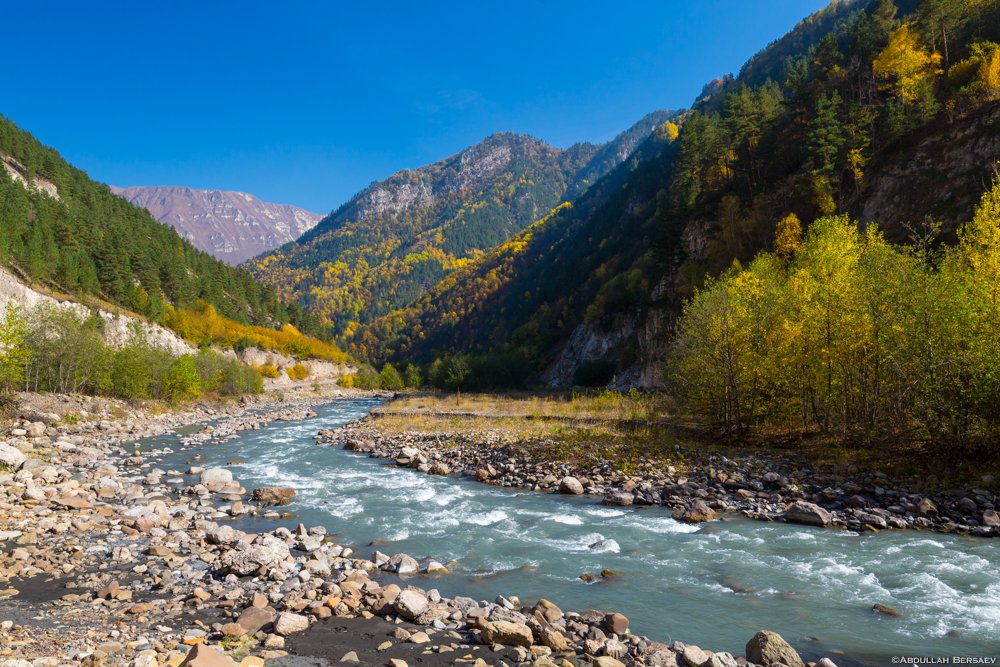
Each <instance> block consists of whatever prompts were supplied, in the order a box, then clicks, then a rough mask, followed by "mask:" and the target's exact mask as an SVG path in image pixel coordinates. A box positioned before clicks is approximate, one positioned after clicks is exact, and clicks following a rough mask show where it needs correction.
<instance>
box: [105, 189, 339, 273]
mask: <svg viewBox="0 0 1000 667" xmlns="http://www.w3.org/2000/svg"><path fill="white" fill-rule="evenodd" d="M111 190H112V192H114V193H115V194H117V195H119V196H121V197H124V198H125V199H127V200H128V201H130V202H132V203H133V204H135V205H136V206H141V207H143V208H145V209H146V210H148V211H149V212H150V213H152V214H153V217H154V218H156V219H157V220H159V221H160V222H163V223H166V224H168V225H170V226H171V227H173V228H174V229H176V230H177V232H178V233H179V234H180V235H181V236H183V237H184V238H185V239H187V240H188V241H190V242H191V244H192V245H194V246H195V247H196V248H198V249H200V250H204V251H205V252H207V253H209V254H210V255H213V256H214V257H216V258H217V259H221V260H222V261H224V262H226V263H228V264H233V265H236V264H240V263H242V262H245V261H246V260H248V259H251V258H253V257H256V256H257V255H260V254H262V253H265V252H267V251H269V250H273V249H274V248H277V247H279V246H281V245H283V244H285V243H288V242H289V241H294V240H295V239H297V238H298V237H300V236H302V234H304V233H306V232H307V231H309V230H310V229H312V228H313V227H315V226H316V223H318V222H319V221H320V220H321V219H322V218H323V216H322V215H320V214H318V213H313V212H311V211H306V210H304V209H301V208H298V207H297V206H292V205H290V204H272V203H270V202H265V201H261V200H260V199H259V198H257V197H255V196H254V195H252V194H248V193H246V192H235V191H230V190H195V189H193V188H188V187H183V186H138V187H129V188H119V187H114V186H112V187H111Z"/></svg>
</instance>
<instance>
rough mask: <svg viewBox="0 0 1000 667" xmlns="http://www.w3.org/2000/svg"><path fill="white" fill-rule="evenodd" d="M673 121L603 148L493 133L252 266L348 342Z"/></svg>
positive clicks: (397, 179) (367, 193)
mask: <svg viewBox="0 0 1000 667" xmlns="http://www.w3.org/2000/svg"><path fill="white" fill-rule="evenodd" d="M669 115H670V114H669V113H668V112H665V111H661V112H655V113H653V114H650V115H648V116H646V117H645V118H643V119H642V120H641V121H639V123H637V124H636V125H635V126H634V127H633V128H631V129H630V130H629V131H627V132H624V133H622V134H621V135H619V136H618V137H616V139H615V140H613V141H612V142H610V143H609V144H606V145H604V146H594V145H591V144H577V145H574V146H572V147H570V148H568V149H566V150H560V149H557V148H553V147H551V146H549V145H547V144H545V143H544V142H542V141H539V140H537V139H534V138H532V137H528V136H519V135H514V134H509V133H508V134H495V135H493V136H491V137H488V138H487V139H486V140H484V141H483V142H482V143H480V144H477V145H475V146H473V147H471V148H468V149H466V150H464V151H462V152H460V153H458V154H457V155H454V156H452V157H449V158H447V159H445V160H442V161H440V162H437V163H435V164H432V165H428V166H426V167H421V168H419V169H415V170H412V171H410V170H407V171H402V172H399V173H397V174H395V175H393V176H391V177H390V178H388V179H386V180H384V181H380V182H378V183H375V184H373V185H371V186H370V187H368V188H366V189H365V190H364V191H362V192H361V193H359V194H358V195H357V196H355V197H354V198H353V199H352V200H351V201H349V202H347V203H346V204H344V205H343V206H341V207H340V208H339V209H337V210H336V211H335V212H334V213H332V214H331V215H329V216H328V217H327V218H325V219H324V220H323V221H322V222H320V224H319V225H317V226H316V228H315V229H313V230H312V231H310V232H308V233H307V234H305V235H304V236H303V237H302V238H300V239H299V240H298V241H296V242H294V243H291V244H288V245H286V246H283V247H282V248H280V249H279V250H277V251H275V252H274V253H272V254H270V255H267V256H264V257H262V258H259V259H257V260H255V261H253V262H252V263H250V268H251V270H252V272H253V273H254V275H256V276H257V277H258V278H259V279H260V280H261V281H263V282H265V283H269V284H272V285H275V287H276V288H277V289H278V290H279V293H281V294H282V295H283V296H284V297H286V298H294V299H298V300H299V301H300V302H301V303H302V304H303V305H304V306H305V307H306V308H308V309H309V310H310V311H311V312H312V313H314V314H317V315H318V316H319V317H321V318H322V319H323V320H324V321H325V322H327V323H329V324H331V325H332V326H333V327H334V329H335V330H336V331H338V332H344V333H347V334H348V335H349V334H350V333H351V332H352V331H353V330H354V329H355V328H356V326H357V323H359V322H362V323H363V322H367V321H370V320H371V319H372V318H374V317H377V316H379V315H381V314H384V313H386V312H389V311H390V310H392V309H394V308H399V307H401V306H405V305H406V304H408V303H411V302H412V301H413V300H414V299H416V298H419V297H420V295H421V294H423V293H424V291H425V290H426V289H427V288H428V287H430V286H431V285H433V284H434V283H436V282H437V281H438V280H440V279H441V278H443V277H444V276H446V275H448V274H449V273H451V272H452V271H454V270H455V269H456V268H458V267H461V266H462V265H464V264H465V263H467V262H468V261H470V260H472V259H474V258H475V257H477V256H479V255H480V254H481V253H482V252H483V251H484V250H486V249H488V248H490V247H493V246H495V245H497V244H499V243H502V242H504V241H505V240H507V239H508V238H510V236H511V235H513V234H515V233H517V232H519V231H520V230H522V229H523V228H524V227H525V226H527V225H528V224H530V223H532V222H533V221H535V220H537V219H538V218H540V217H541V216H543V215H544V214H545V213H546V212H547V211H549V210H550V209H551V208H552V207H553V206H555V205H557V204H558V203H559V202H560V201H562V200H563V199H564V198H565V197H566V196H567V195H572V194H575V193H577V192H579V191H580V190H581V189H583V188H585V187H587V185H589V183H590V182H591V181H592V180H593V179H595V178H596V177H598V176H600V175H602V174H603V173H605V172H606V171H607V170H608V169H610V168H611V167H613V166H614V165H615V164H618V163H619V162H620V161H621V160H622V159H624V156H625V155H627V154H628V153H630V152H631V150H632V149H633V148H634V146H635V145H636V144H637V143H638V141H640V140H641V139H642V138H643V137H645V136H646V135H648V134H649V133H650V132H651V131H652V130H653V129H654V128H655V127H657V126H658V125H660V124H662V123H663V121H664V120H665V119H666V118H668V117H669Z"/></svg>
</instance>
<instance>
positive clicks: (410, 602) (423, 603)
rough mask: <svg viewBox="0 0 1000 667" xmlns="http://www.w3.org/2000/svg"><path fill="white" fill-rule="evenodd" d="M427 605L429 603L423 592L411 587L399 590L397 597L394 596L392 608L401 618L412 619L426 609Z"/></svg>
mask: <svg viewBox="0 0 1000 667" xmlns="http://www.w3.org/2000/svg"><path fill="white" fill-rule="evenodd" d="M429 606H430V603H428V602H427V598H426V597H424V596H423V594H421V593H419V592H417V591H415V590H412V589H407V590H405V591H403V592H401V593H400V594H399V597H398V598H396V603H395V605H393V608H394V609H395V610H396V613H397V614H399V615H400V616H402V617H403V618H405V619H407V620H410V621H414V620H416V619H417V617H418V616H420V615H421V614H423V613H424V612H425V611H427V608H428V607H429Z"/></svg>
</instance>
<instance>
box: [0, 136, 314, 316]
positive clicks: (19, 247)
mask: <svg viewBox="0 0 1000 667" xmlns="http://www.w3.org/2000/svg"><path fill="white" fill-rule="evenodd" d="M0 159H3V161H4V165H2V166H0V264H2V265H7V266H11V267H13V268H14V269H15V270H16V271H18V272H20V273H22V274H23V275H24V276H27V277H29V278H31V279H33V280H35V281H38V282H40V283H43V284H45V285H47V286H49V287H51V288H53V289H55V290H57V291H60V292H63V293H68V294H72V295H74V296H76V297H78V299H79V300H83V299H82V298H81V297H97V298H99V299H103V300H106V301H108V302H110V303H113V304H115V305H116V306H120V307H122V308H125V309H127V310H130V311H133V312H136V313H139V314H141V315H144V316H147V317H148V318H150V319H152V320H154V321H158V322H162V321H163V319H164V317H165V316H166V314H167V309H168V304H173V305H174V306H176V307H192V306H194V304H195V303H196V302H197V301H198V300H199V299H200V300H203V301H206V302H208V303H211V304H213V305H214V306H215V307H216V308H217V309H218V310H219V312H220V313H221V314H222V315H224V316H225V317H227V318H229V319H231V320H234V321H236V322H239V323H242V324H257V325H264V326H272V325H274V324H278V325H280V324H283V323H287V322H291V323H293V324H294V325H295V326H296V327H297V328H298V329H299V330H301V331H304V332H306V333H310V334H321V333H322V327H320V326H319V324H318V323H317V321H316V319H315V318H314V317H312V316H311V315H308V314H306V313H304V312H303V311H302V309H301V308H300V307H299V306H298V305H286V304H285V303H283V302H282V301H280V300H279V299H278V298H277V296H276V295H275V293H274V290H273V289H271V288H267V287H263V286H261V285H260V284H258V283H257V282H256V281H255V280H254V279H253V277H252V276H250V275H249V274H248V273H247V272H246V271H243V270H241V269H236V268H233V267H230V266H227V265H226V264H224V263H223V262H220V261H219V260H216V259H215V258H213V257H211V256H210V255H208V254H207V253H204V252H201V251H199V250H196V249H195V248H194V247H193V246H191V244H189V243H188V242H187V241H185V240H184V239H182V238H181V237H180V236H179V235H178V234H177V232H176V231H174V230H173V229H172V228H170V227H168V226H167V225H164V224H162V223H160V222H157V221H156V220H155V219H154V218H153V217H152V216H151V215H150V214H149V213H148V212H147V211H145V210H144V209H141V208H138V207H136V206H133V205H132V204H130V203H128V202H127V201H125V200H124V199H122V198H120V197H118V196H116V195H114V194H113V193H112V192H111V191H110V190H109V189H108V188H107V187H106V186H104V185H102V184H100V183H96V182H94V181H92V180H91V179H90V178H89V177H88V176H87V175H86V174H85V173H84V172H82V171H80V170H79V169H76V168H74V167H72V166H71V165H70V164H68V163H67V162H66V161H65V160H64V159H63V158H62V157H61V156H60V155H59V153H57V152H56V151H55V150H53V149H51V148H48V147H46V146H43V145H42V144H41V143H39V142H38V141H37V140H36V139H35V138H34V137H33V136H31V135H30V134H29V133H27V132H25V131H23V130H21V129H20V128H18V127H17V126H16V125H14V123H12V122H11V121H9V120H8V119H6V118H4V117H2V116H0ZM12 172H13V173H16V174H18V178H19V179H20V181H22V182H19V180H16V179H15V177H14V176H12ZM46 182H47V183H51V184H52V185H53V186H55V192H54V193H52V192H45V191H43V189H42V188H40V187H34V185H36V184H44V183H46ZM53 194H55V196H52V195H53Z"/></svg>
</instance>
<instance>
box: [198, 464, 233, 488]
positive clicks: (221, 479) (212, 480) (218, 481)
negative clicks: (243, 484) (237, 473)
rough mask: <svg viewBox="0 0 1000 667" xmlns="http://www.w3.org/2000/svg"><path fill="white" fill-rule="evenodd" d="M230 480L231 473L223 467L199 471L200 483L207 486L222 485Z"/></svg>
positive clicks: (231, 477)
mask: <svg viewBox="0 0 1000 667" xmlns="http://www.w3.org/2000/svg"><path fill="white" fill-rule="evenodd" d="M232 481H233V473H232V472H230V471H229V470H226V469H225V468H208V469H207V470H204V471H202V473H201V483H202V484H204V485H205V486H207V487H209V488H211V487H222V486H225V485H226V484H231V483H232Z"/></svg>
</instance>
